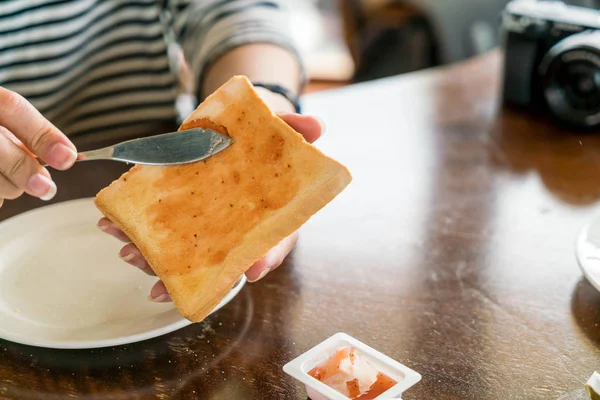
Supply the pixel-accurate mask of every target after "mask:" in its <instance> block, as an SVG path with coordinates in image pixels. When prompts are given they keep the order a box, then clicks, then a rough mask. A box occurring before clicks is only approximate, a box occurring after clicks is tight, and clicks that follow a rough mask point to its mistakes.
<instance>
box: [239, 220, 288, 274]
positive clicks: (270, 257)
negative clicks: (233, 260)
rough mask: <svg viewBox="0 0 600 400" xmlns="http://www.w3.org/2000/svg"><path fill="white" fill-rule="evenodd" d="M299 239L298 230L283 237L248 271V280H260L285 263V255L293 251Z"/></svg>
mask: <svg viewBox="0 0 600 400" xmlns="http://www.w3.org/2000/svg"><path fill="white" fill-rule="evenodd" d="M297 240H298V233H297V232H296V233H294V234H292V235H290V236H288V237H287V238H285V239H283V240H282V241H281V242H280V243H279V244H278V245H277V246H275V247H273V248H272V249H271V250H269V252H268V253H267V254H266V255H265V256H264V257H263V258H261V259H260V260H258V261H256V262H255V263H254V264H253V265H252V266H251V267H250V268H249V269H248V270H247V271H246V278H247V279H248V282H256V281H259V280H261V279H262V278H264V277H265V275H267V274H268V273H269V272H271V271H273V270H274V269H275V268H277V267H279V266H280V265H281V264H282V263H283V260H284V259H285V257H287V255H288V254H289V253H290V251H292V249H293V248H294V245H295V244H296V241H297Z"/></svg>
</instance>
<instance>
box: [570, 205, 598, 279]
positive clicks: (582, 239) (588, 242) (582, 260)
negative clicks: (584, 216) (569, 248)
mask: <svg viewBox="0 0 600 400" xmlns="http://www.w3.org/2000/svg"><path fill="white" fill-rule="evenodd" d="M575 254H576V256H577V261H578V263H579V266H580V267H581V270H582V271H583V274H584V275H585V277H586V279H587V280H588V281H589V282H590V283H591V284H592V285H593V286H594V287H595V288H596V289H597V290H599V291H600V217H596V218H594V219H593V220H592V221H591V222H589V223H588V224H586V225H585V226H584V227H583V228H582V229H581V231H580V233H579V235H578V236H577V242H576V244H575Z"/></svg>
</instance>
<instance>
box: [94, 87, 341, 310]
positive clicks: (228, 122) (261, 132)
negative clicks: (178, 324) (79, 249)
mask: <svg viewBox="0 0 600 400" xmlns="http://www.w3.org/2000/svg"><path fill="white" fill-rule="evenodd" d="M194 127H202V128H210V129H214V130H216V131H218V132H220V133H223V134H226V135H229V136H230V137H231V138H233V143H232V144H231V145H230V146H229V147H228V148H226V149H225V150H223V151H221V152H220V153H217V154H216V155H214V156H212V157H210V158H208V159H206V160H203V161H199V162H195V163H191V164H185V165H177V166H147V165H136V166H134V167H133V168H131V169H130V170H129V171H128V172H126V173H125V174H123V175H122V176H121V177H120V178H119V179H118V180H116V181H114V182H113V183H111V184H110V185H109V186H108V187H106V188H104V189H102V190H101V191H100V192H99V193H98V195H97V196H96V199H95V203H96V206H97V207H98V208H99V210H100V211H101V212H102V213H103V214H104V215H105V216H106V217H107V218H108V219H110V220H111V221H112V222H113V223H115V224H116V225H117V226H118V227H119V228H120V229H121V230H123V231H124V232H125V233H126V234H127V235H128V236H129V238H130V239H131V240H132V242H133V243H134V244H135V245H136V246H137V247H138V248H139V250H140V251H141V253H142V254H143V255H144V257H145V258H146V260H147V261H148V264H149V265H150V266H151V267H152V269H153V271H154V272H155V273H156V275H157V276H158V277H159V278H160V279H161V280H162V281H163V282H164V284H165V286H166V288H167V290H168V292H169V294H170V296H171V298H172V299H173V302H174V304H175V306H176V307H177V309H178V310H179V312H180V313H181V314H182V315H183V316H184V317H186V318H187V319H189V320H190V321H193V322H198V321H201V320H203V319H204V318H205V317H206V316H207V315H208V314H210V312H211V311H212V310H213V308H214V307H215V306H217V304H218V303H219V302H220V301H221V299H223V297H224V296H225V295H226V294H227V293H228V291H229V290H230V289H231V287H232V286H233V284H234V283H235V282H236V280H237V279H238V278H239V277H240V276H241V275H242V274H243V273H244V272H245V271H246V270H247V269H248V268H249V267H250V266H251V265H252V264H253V263H254V262H255V261H257V260H259V259H260V258H262V257H263V256H264V255H265V254H266V253H267V252H268V251H269V250H270V249H271V248H273V247H274V246H276V245H277V244H278V243H279V242H280V241H281V240H282V239H284V238H285V237H287V236H289V235H290V234H292V233H294V232H295V231H296V230H298V228H300V227H301V226H302V224H304V223H305V222H306V221H307V220H308V219H309V218H310V217H311V216H312V215H313V214H315V213H316V212H317V211H319V210H320V209H321V208H323V207H324V206H325V205H326V204H327V203H329V202H330V201H331V200H332V199H333V198H334V197H336V196H337V195H338V194H339V193H340V192H341V191H342V190H343V189H344V188H345V187H346V186H347V185H348V184H349V183H350V181H351V179H352V177H351V175H350V173H349V172H348V170H347V169H346V168H345V167H344V166H343V165H341V164H340V163H338V162H337V161H335V160H333V159H331V158H329V157H327V156H325V155H324V154H323V153H321V152H320V151H319V150H318V149H317V148H315V147H314V146H312V145H311V144H309V143H308V142H306V141H305V139H304V138H303V137H302V136H301V135H300V134H299V133H297V132H296V131H294V130H293V129H292V128H291V127H290V126H289V125H287V124H286V123H285V122H284V121H283V120H282V119H280V118H279V117H278V116H277V115H275V114H273V113H272V112H271V110H270V109H269V108H268V107H267V105H266V104H265V103H263V101H262V99H261V98H260V97H259V96H258V95H257V93H256V92H255V91H254V88H253V86H252V84H251V83H250V82H249V81H248V79H247V78H245V77H243V76H236V77H233V78H232V79H230V80H229V81H228V82H227V83H225V84H224V85H223V86H222V87H220V88H219V89H218V90H217V91H216V92H215V93H213V94H212V95H211V96H209V97H208V98H207V99H206V100H205V101H204V102H203V103H202V104H200V106H198V108H197V109H196V110H195V111H194V112H193V113H192V114H191V115H190V116H189V117H188V118H187V119H186V121H184V123H183V124H182V125H181V127H180V128H179V130H180V131H181V130H184V129H190V128H194Z"/></svg>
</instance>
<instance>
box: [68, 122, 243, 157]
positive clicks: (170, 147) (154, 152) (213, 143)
mask: <svg viewBox="0 0 600 400" xmlns="http://www.w3.org/2000/svg"><path fill="white" fill-rule="evenodd" d="M232 142H233V141H232V139H231V138H230V137H228V136H225V135H222V134H220V133H218V132H215V131H213V130H211V129H202V128H193V129H186V130H183V131H177V132H169V133H163V134H160V135H155V136H149V137H143V138H139V139H132V140H128V141H125V142H122V143H119V144H116V145H113V146H108V147H104V148H101V149H97V150H90V151H86V152H82V153H79V154H78V157H77V161H91V160H115V161H121V162H126V163H132V164H145V165H172V164H186V163H192V162H196V161H200V160H204V159H206V158H208V157H210V156H213V155H215V154H217V153H219V152H221V151H222V150H224V149H226V148H227V147H229V145H230V144H231V143H232Z"/></svg>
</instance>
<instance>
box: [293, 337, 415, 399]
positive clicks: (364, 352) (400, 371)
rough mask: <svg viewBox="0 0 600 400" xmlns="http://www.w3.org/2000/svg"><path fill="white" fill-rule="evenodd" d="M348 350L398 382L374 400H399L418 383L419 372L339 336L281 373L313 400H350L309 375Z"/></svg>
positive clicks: (317, 346)
mask: <svg viewBox="0 0 600 400" xmlns="http://www.w3.org/2000/svg"><path fill="white" fill-rule="evenodd" d="M349 347H353V348H354V349H355V350H356V352H357V353H358V354H359V355H360V357H363V358H365V359H366V360H367V361H368V362H369V364H371V365H372V366H373V367H374V368H375V369H376V370H377V371H378V372H381V373H383V374H385V375H387V376H388V377H390V378H392V379H393V380H394V381H396V382H397V383H396V384H395V385H394V386H392V387H391V388H389V389H388V390H386V391H385V392H383V393H382V394H381V395H379V396H377V397H376V398H375V399H376V400H384V399H385V400H392V399H401V397H402V393H403V392H404V391H406V390H407V389H409V388H410V387H412V386H414V385H415V384H416V383H418V382H419V381H420V380H421V375H420V374H419V373H418V372H416V371H414V370H412V369H410V368H408V367H407V366H405V365H402V364H400V363H399V362H397V361H396V360H393V359H391V358H390V357H388V356H386V355H385V354H382V353H380V352H378V351H377V350H375V349H373V348H371V347H369V346H367V345H366V344H364V343H362V342H361V341H359V340H357V339H355V338H353V337H351V336H349V335H347V334H345V333H342V332H340V333H336V334H335V335H333V336H331V337H330V338H328V339H326V340H325V341H323V342H321V343H319V344H318V345H316V346H315V347H313V348H312V349H310V350H308V351H307V352H306V353H304V354H301V355H300V356H298V357H297V358H295V359H294V360H292V361H290V362H289V363H287V364H286V365H284V367H283V370H284V371H285V373H287V374H288V375H290V376H292V377H294V378H296V379H297V380H298V381H300V382H302V383H303V384H304V385H305V386H306V393H307V395H308V397H310V398H311V399H312V400H349V397H347V396H345V395H343V394H342V393H340V392H338V391H337V390H335V389H333V388H331V387H329V386H327V385H326V384H325V383H323V382H321V381H319V380H318V379H316V378H314V377H312V376H311V375H309V371H311V370H312V369H313V368H314V367H316V366H318V365H320V364H321V363H323V362H325V361H327V360H328V359H329V358H331V357H332V356H334V355H335V354H336V353H337V351H338V350H340V349H343V348H349Z"/></svg>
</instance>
